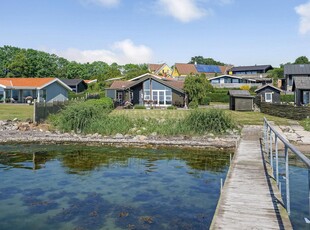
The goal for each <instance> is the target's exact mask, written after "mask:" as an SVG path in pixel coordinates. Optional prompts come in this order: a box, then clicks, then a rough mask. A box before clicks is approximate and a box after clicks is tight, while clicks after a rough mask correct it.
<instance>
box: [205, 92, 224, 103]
mask: <svg viewBox="0 0 310 230" xmlns="http://www.w3.org/2000/svg"><path fill="white" fill-rule="evenodd" d="M207 97H209V98H210V100H211V101H212V102H223V103H228V102H229V96H228V95H227V91H226V92H220V93H217V92H215V93H207Z"/></svg>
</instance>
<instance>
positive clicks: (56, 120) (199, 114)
mask: <svg viewBox="0 0 310 230" xmlns="http://www.w3.org/2000/svg"><path fill="white" fill-rule="evenodd" d="M132 111H134V110H132ZM110 112H111V110H110V109H109V106H108V104H106V103H105V102H103V103H100V100H93V101H86V102H77V103H73V104H71V105H69V106H68V107H67V108H66V109H64V110H63V111H61V112H60V113H59V114H57V115H54V116H53V117H52V119H51V121H52V123H53V124H54V125H55V126H56V127H57V128H58V129H59V130H62V131H66V132H70V131H74V132H81V133H85V134H86V133H100V134H102V135H115V134H117V133H121V134H124V135H125V134H130V135H137V134H141V135H148V134H151V133H156V134H157V135H162V136H176V135H196V134H199V135H200V134H205V133H210V132H211V133H214V134H219V133H224V132H225V131H226V130H227V129H233V128H234V127H235V125H234V123H233V121H232V120H231V119H230V117H229V116H227V115H226V114H225V112H224V111H222V110H214V109H208V110H193V111H191V112H190V113H186V115H185V114H184V115H185V116H182V117H173V116H170V117H164V116H158V117H138V116H134V117H130V116H128V115H126V114H122V115H120V114H111V113H110Z"/></svg>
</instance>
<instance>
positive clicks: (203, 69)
mask: <svg viewBox="0 0 310 230" xmlns="http://www.w3.org/2000/svg"><path fill="white" fill-rule="evenodd" d="M195 66H196V69H197V71H198V72H200V73H221V69H220V67H218V66H216V65H202V64H198V65H195Z"/></svg>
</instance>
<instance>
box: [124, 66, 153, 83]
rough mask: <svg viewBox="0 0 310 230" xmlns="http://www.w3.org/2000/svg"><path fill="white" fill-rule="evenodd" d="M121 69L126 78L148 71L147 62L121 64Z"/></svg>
mask: <svg viewBox="0 0 310 230" xmlns="http://www.w3.org/2000/svg"><path fill="white" fill-rule="evenodd" d="M123 69H124V71H123V75H124V76H125V78H126V79H132V78H134V77H137V76H140V75H142V74H145V73H148V72H149V70H148V66H147V64H140V65H136V64H126V65H124V66H123Z"/></svg>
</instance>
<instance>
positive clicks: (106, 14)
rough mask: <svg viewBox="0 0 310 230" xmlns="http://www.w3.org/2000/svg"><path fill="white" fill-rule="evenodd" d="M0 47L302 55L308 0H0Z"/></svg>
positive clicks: (150, 57) (174, 55)
mask: <svg viewBox="0 0 310 230" xmlns="http://www.w3.org/2000/svg"><path fill="white" fill-rule="evenodd" d="M0 8H1V13H0V46H3V45H11V46H18V47H22V48H33V49H40V50H43V51H47V52H50V53H56V54H57V55H59V56H63V57H65V58H67V59H69V60H75V61H78V62H92V61H95V60H101V61H105V62H107V63H109V64H111V63H112V62H117V63H119V64H125V63H160V62H166V63H167V64H169V65H173V64H174V63H175V62H181V63H182V62H188V61H189V60H190V58H191V57H192V56H198V55H201V56H204V57H212V58H214V59H216V60H219V61H222V62H225V63H229V64H234V65H255V64H272V65H273V66H278V65H279V64H281V63H286V62H292V61H294V60H295V59H296V58H297V57H299V56H303V55H305V56H308V58H310V0H260V1H250V0H27V1H26V0H4V1H1V2H0Z"/></svg>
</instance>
